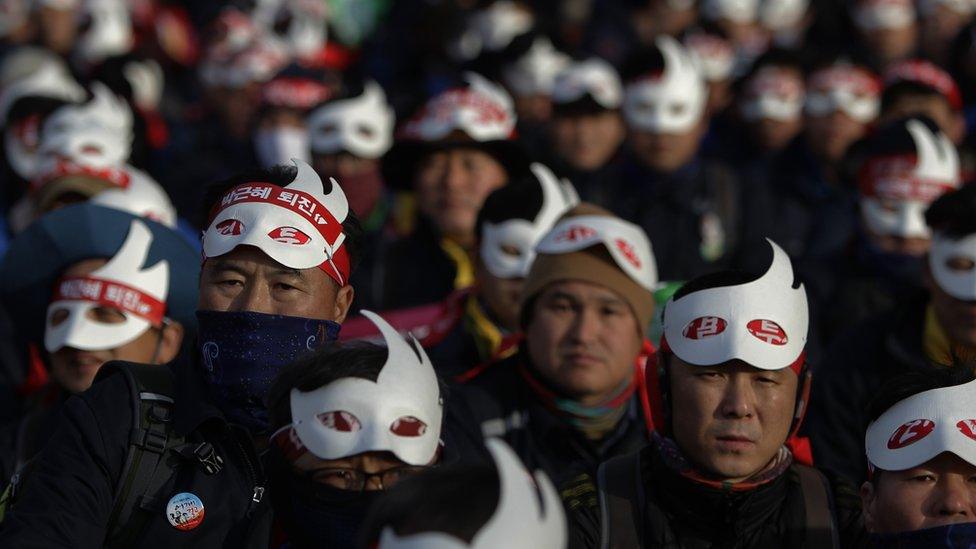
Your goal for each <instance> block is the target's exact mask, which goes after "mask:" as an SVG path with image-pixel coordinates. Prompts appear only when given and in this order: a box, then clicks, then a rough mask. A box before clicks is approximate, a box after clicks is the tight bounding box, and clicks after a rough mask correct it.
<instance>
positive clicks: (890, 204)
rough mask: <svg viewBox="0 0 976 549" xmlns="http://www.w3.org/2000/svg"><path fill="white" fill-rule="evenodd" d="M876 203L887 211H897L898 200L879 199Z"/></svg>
mask: <svg viewBox="0 0 976 549" xmlns="http://www.w3.org/2000/svg"><path fill="white" fill-rule="evenodd" d="M878 205H879V206H880V207H881V209H882V210H884V211H885V212H887V213H897V212H898V202H897V201H895V200H890V199H889V200H881V201H879V202H878Z"/></svg>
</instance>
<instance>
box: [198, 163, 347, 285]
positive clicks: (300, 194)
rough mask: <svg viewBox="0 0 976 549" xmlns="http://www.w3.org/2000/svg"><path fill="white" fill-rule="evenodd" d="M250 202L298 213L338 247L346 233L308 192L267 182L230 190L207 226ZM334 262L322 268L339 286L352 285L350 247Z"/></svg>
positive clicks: (338, 253)
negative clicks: (228, 210) (225, 211)
mask: <svg viewBox="0 0 976 549" xmlns="http://www.w3.org/2000/svg"><path fill="white" fill-rule="evenodd" d="M246 202H259V203H262V204H271V205H272V206H277V207H279V208H284V209H286V210H288V211H291V212H293V213H296V214H298V215H299V216H301V217H303V218H305V220H307V221H308V222H309V223H311V224H312V226H313V227H315V228H316V229H317V230H318V232H319V234H321V235H322V237H323V238H325V241H326V242H328V243H329V244H330V245H334V244H335V242H336V240H338V238H339V235H341V234H342V223H340V222H339V220H337V219H336V218H335V216H334V215H332V212H330V211H329V209H328V208H326V207H325V206H324V205H323V204H322V203H321V202H319V201H318V200H316V199H315V197H313V196H312V195H310V194H308V193H306V192H304V191H299V190H292V189H286V188H284V187H280V186H278V185H275V184H273V183H265V182H251V183H244V184H242V185H238V186H236V187H234V188H233V189H231V190H229V191H227V193H226V194H224V196H223V197H222V198H221V199H220V202H218V203H217V204H215V205H214V208H213V209H212V210H211V213H210V218H209V219H208V220H207V226H210V224H212V223H213V220H214V219H216V218H217V216H218V215H220V212H222V211H224V210H226V209H227V208H230V207H231V206H234V205H235V204H243V203H246ZM330 259H331V261H329V259H327V260H326V261H324V262H323V263H322V264H321V265H319V268H320V269H322V270H323V271H324V272H325V274H327V275H329V276H330V277H331V278H332V279H333V280H335V281H336V282H337V283H338V284H339V286H345V285H346V284H347V283H348V282H349V270H350V263H349V253H348V252H347V250H346V246H345V245H344V244H343V245H342V246H339V249H338V250H335V252H334V253H333V254H332V257H331V258H330Z"/></svg>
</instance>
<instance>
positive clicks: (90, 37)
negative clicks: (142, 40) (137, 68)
mask: <svg viewBox="0 0 976 549" xmlns="http://www.w3.org/2000/svg"><path fill="white" fill-rule="evenodd" d="M83 6H84V8H83V11H84V15H85V16H86V17H87V18H88V19H89V20H90V21H91V25H90V26H89V27H88V29H87V30H86V31H85V32H84V33H83V34H82V35H81V36H80V37H79V38H78V44H77V45H76V46H75V53H76V54H77V55H78V56H79V57H80V58H81V59H82V60H83V61H84V62H85V63H89V64H95V63H98V62H99V61H101V60H103V59H105V58H107V57H112V56H115V55H122V54H124V53H127V52H128V51H129V50H131V49H132V46H133V44H134V43H135V37H134V36H133V32H132V17H131V14H130V12H129V10H130V7H129V2H127V1H126V0H85V2H84V3H83Z"/></svg>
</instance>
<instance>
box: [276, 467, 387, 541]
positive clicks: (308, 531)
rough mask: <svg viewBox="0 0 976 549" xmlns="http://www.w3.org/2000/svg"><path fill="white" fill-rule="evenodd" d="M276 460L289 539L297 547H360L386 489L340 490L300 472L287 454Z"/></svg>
mask: <svg viewBox="0 0 976 549" xmlns="http://www.w3.org/2000/svg"><path fill="white" fill-rule="evenodd" d="M275 461H276V462H277V463H276V465H275V469H276V474H275V475H274V477H275V480H274V482H275V483H276V484H275V486H274V490H275V493H276V494H277V496H276V498H275V500H276V509H275V510H276V512H279V513H281V517H282V520H283V524H284V526H285V533H286V534H287V536H288V539H289V541H291V542H292V543H293V544H294V545H295V546H297V547H328V548H330V549H332V548H334V549H345V548H350V549H354V548H356V547H358V542H359V535H360V531H359V530H360V527H361V526H362V523H363V521H364V520H365V519H366V514H367V512H368V511H369V509H370V507H371V506H372V505H373V502H375V501H376V499H377V498H379V497H380V496H381V495H383V491H382V490H370V491H363V492H356V491H351V490H340V489H339V488H334V487H332V486H328V485H325V484H321V483H317V482H314V481H312V480H311V479H310V478H307V477H304V476H302V475H300V474H298V473H296V472H295V471H293V470H292V468H291V466H290V465H288V464H287V463H285V461H284V458H280V457H279V458H277V459H276V460H275Z"/></svg>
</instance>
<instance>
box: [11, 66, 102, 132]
mask: <svg viewBox="0 0 976 549" xmlns="http://www.w3.org/2000/svg"><path fill="white" fill-rule="evenodd" d="M25 97H50V98H52V99H61V100H63V101H83V100H84V99H85V89H84V88H82V87H81V86H79V85H78V83H77V82H75V80H74V78H72V77H71V74H69V73H68V71H67V69H66V68H65V67H63V66H61V65H59V64H51V63H46V64H44V65H42V66H41V67H40V68H39V69H37V70H36V71H34V72H33V73H31V74H30V75H28V76H25V77H23V78H19V79H17V80H14V81H13V82H11V83H10V84H8V85H7V86H6V87H5V88H4V89H3V91H2V92H0V125H6V123H7V115H9V114H10V108H11V107H12V106H13V105H14V103H16V102H17V101H19V100H20V99H23V98H25Z"/></svg>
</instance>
